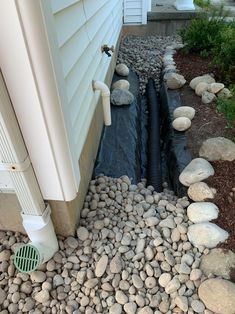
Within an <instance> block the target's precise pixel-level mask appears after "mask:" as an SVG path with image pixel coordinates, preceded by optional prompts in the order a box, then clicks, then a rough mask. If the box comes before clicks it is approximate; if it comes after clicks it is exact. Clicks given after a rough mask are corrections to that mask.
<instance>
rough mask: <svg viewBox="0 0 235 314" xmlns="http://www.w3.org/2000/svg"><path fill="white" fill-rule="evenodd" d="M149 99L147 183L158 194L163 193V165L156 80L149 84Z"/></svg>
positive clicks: (150, 81)
mask: <svg viewBox="0 0 235 314" xmlns="http://www.w3.org/2000/svg"><path fill="white" fill-rule="evenodd" d="M147 98H148V108H149V115H148V116H149V118H148V131H149V133H148V134H149V136H148V171H147V182H148V185H152V186H153V187H154V189H155V191H157V192H161V191H162V165H161V164H162V163H161V150H160V116H159V115H160V112H159V111H160V110H159V99H158V97H157V92H156V89H155V83H154V80H152V79H150V80H149V82H148V84H147Z"/></svg>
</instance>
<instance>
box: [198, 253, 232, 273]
mask: <svg viewBox="0 0 235 314" xmlns="http://www.w3.org/2000/svg"><path fill="white" fill-rule="evenodd" d="M234 268H235V253H233V252H232V251H230V250H225V249H212V250H211V251H210V253H209V254H207V255H202V259H201V263H200V269H201V270H202V272H203V273H204V274H205V275H206V276H207V277H208V276H211V275H213V276H220V277H223V278H224V279H230V274H231V270H232V269H234Z"/></svg>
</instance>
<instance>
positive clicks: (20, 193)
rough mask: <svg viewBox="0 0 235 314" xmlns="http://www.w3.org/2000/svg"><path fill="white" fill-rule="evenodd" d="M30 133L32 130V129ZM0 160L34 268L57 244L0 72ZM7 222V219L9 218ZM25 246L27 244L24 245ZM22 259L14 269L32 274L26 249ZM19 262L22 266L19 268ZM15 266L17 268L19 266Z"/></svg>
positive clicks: (53, 251) (44, 260)
mask: <svg viewBox="0 0 235 314" xmlns="http://www.w3.org/2000/svg"><path fill="white" fill-rule="evenodd" d="M32 132H34V130H32ZM0 159H1V169H4V171H8V172H9V175H10V178H11V180H12V183H13V186H14V189H15V192H16V195H17V197H18V200H19V203H20V205H21V208H22V218H23V226H24V228H25V231H26V232H27V234H28V236H29V239H30V240H31V241H32V243H31V248H35V250H36V251H37V253H38V256H37V263H36V264H35V263H34V266H35V265H36V266H35V268H37V267H38V266H39V265H40V264H41V263H44V262H46V261H48V260H49V259H50V258H51V257H52V256H53V255H54V254H55V252H56V251H58V242H57V238H56V235H55V231H54V227H53V224H52V221H51V217H50V213H51V211H50V208H49V205H46V204H45V203H44V201H43V198H42V195H41V191H40V188H39V186H38V182H37V179H36V177H35V174H34V171H33V167H32V164H31V162H30V159H29V156H28V152H27V150H26V147H25V144H24V140H23V138H22V135H21V131H20V129H19V126H18V122H17V119H16V117H15V113H14V111H13V108H12V105H11V101H10V98H9V96H8V93H7V89H6V86H5V83H4V80H3V77H2V75H1V72H0ZM9 219H10V217H9ZM26 246H27V245H26ZM22 252H24V254H26V255H24V256H21V260H20V256H19V263H18V267H17V264H16V267H17V268H18V269H19V270H20V271H27V272H28V271H32V270H34V269H35V268H33V269H31V268H30V266H31V265H33V264H32V263H31V262H30V261H29V263H28V266H29V267H28V268H27V267H26V266H27V265H26V264H27V263H25V262H24V263H23V262H22V261H25V260H27V258H28V260H30V258H29V257H28V256H27V254H28V253H29V252H30V250H29V249H28V247H27V249H25V250H23V251H22ZM21 262H22V265H21ZM19 265H21V266H22V268H21V266H20V267H19Z"/></svg>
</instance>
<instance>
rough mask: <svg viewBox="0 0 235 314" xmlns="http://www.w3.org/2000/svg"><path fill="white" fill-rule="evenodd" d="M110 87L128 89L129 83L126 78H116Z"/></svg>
mask: <svg viewBox="0 0 235 314" xmlns="http://www.w3.org/2000/svg"><path fill="white" fill-rule="evenodd" d="M112 88H113V89H115V88H117V89H126V90H129V88H130V83H129V82H128V81H127V80H118V81H116V82H115V83H113V85H112Z"/></svg>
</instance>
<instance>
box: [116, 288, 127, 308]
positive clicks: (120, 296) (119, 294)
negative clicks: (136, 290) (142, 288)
mask: <svg viewBox="0 0 235 314" xmlns="http://www.w3.org/2000/svg"><path fill="white" fill-rule="evenodd" d="M115 299H116V301H117V303H118V304H121V305H124V304H126V303H127V302H128V297H127V296H126V294H125V293H124V292H123V291H120V290H117V291H116V294H115Z"/></svg>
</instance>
